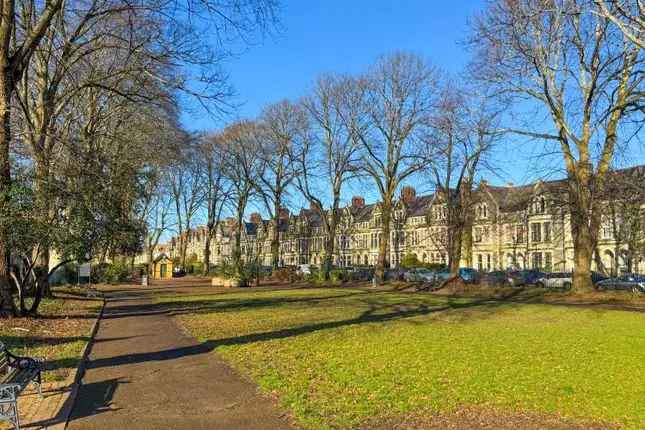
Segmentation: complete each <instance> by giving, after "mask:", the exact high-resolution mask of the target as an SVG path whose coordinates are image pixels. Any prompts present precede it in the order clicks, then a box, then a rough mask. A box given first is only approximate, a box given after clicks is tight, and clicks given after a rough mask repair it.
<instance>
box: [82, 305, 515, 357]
mask: <svg viewBox="0 0 645 430" xmlns="http://www.w3.org/2000/svg"><path fill="white" fill-rule="evenodd" d="M367 303H368V304H369V308H368V309H367V310H365V311H364V312H362V313H361V314H360V315H359V316H357V317H354V318H348V319H343V320H338V321H325V322H319V323H314V324H308V325H303V326H298V327H291V328H286V329H280V330H275V331H268V332H261V333H252V334H248V335H242V336H235V337H230V338H225V339H213V340H208V341H205V342H202V343H199V344H196V345H191V346H186V347H181V348H173V349H167V350H162V351H156V352H146V353H133V354H125V355H120V356H116V357H110V358H103V359H97V360H92V361H91V362H90V363H89V366H88V367H89V368H92V369H95V368H101V367H113V366H120V365H127V364H135V363H142V362H149V361H165V360H174V359H179V358H181V357H186V356H192V355H197V354H206V353H209V352H211V351H213V350H215V349H217V348H218V347H221V346H229V345H246V344H250V343H255V342H266V341H271V340H276V339H286V338H291V337H296V336H301V335H305V334H309V333H314V332H318V331H322V330H330V329H336V328H339V327H345V326H350V325H360V324H372V323H382V322H388V321H396V320H408V319H410V318H415V317H419V316H424V315H430V314H435V313H440V312H445V311H451V310H466V309H475V308H478V309H484V310H485V311H487V312H493V311H494V310H495V308H497V307H499V306H502V305H504V303H502V302H491V301H488V300H478V301H470V302H463V301H462V302H455V301H450V300H449V301H448V302H447V303H446V304H444V305H440V306H428V305H426V304H420V305H410V304H406V303H401V304H387V305H380V304H378V303H376V302H375V301H373V300H372V301H367Z"/></svg>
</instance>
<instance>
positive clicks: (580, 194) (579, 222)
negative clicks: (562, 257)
mask: <svg viewBox="0 0 645 430" xmlns="http://www.w3.org/2000/svg"><path fill="white" fill-rule="evenodd" d="M569 182H570V184H569V199H570V209H571V235H572V236H573V259H574V272H573V291H577V292H580V291H589V290H591V289H592V282H591V262H592V259H593V249H594V237H595V236H594V234H593V231H592V228H593V224H594V222H593V219H592V218H593V216H592V215H593V214H592V211H591V209H590V206H591V199H592V196H591V190H590V180H589V175H588V174H586V173H582V174H580V175H579V176H578V178H576V179H575V180H570V181H569Z"/></svg>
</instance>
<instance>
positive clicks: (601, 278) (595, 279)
mask: <svg viewBox="0 0 645 430" xmlns="http://www.w3.org/2000/svg"><path fill="white" fill-rule="evenodd" d="M605 279H609V277H608V276H605V275H603V274H602V273H598V272H591V282H592V283H593V284H594V285H596V284H597V283H598V282H600V281H604V280H605Z"/></svg>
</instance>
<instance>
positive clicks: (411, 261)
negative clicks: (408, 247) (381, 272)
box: [400, 254, 423, 269]
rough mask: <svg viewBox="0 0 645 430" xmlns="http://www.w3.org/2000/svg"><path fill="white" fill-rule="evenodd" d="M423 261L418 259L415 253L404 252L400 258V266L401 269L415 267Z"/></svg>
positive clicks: (419, 265)
mask: <svg viewBox="0 0 645 430" xmlns="http://www.w3.org/2000/svg"><path fill="white" fill-rule="evenodd" d="M422 265H423V263H422V262H421V261H419V259H418V258H417V255H416V254H406V255H405V256H404V257H403V259H402V260H401V264H400V266H401V268H403V269H413V268H415V267H421V266H422Z"/></svg>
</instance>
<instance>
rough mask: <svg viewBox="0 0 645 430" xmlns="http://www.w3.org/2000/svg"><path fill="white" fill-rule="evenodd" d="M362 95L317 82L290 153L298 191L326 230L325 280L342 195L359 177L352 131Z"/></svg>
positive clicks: (340, 83)
mask: <svg viewBox="0 0 645 430" xmlns="http://www.w3.org/2000/svg"><path fill="white" fill-rule="evenodd" d="M361 91H362V90H361V88H360V87H359V86H358V85H357V82H356V81H355V80H354V79H352V78H349V77H337V76H332V75H329V76H324V77H321V78H320V79H318V81H317V83H316V86H315V88H314V91H313V95H311V96H309V97H308V98H306V99H305V100H304V102H303V105H304V107H305V109H306V111H307V113H308V117H309V122H308V124H307V125H308V127H307V128H306V129H304V130H303V131H304V135H303V138H302V140H301V146H300V147H299V148H298V150H297V151H296V152H294V153H293V157H294V164H295V165H296V167H295V170H296V171H297V172H298V176H297V181H296V185H297V187H298V190H300V192H302V194H303V195H304V197H305V198H306V199H307V201H308V202H309V205H310V207H311V208H312V209H313V210H314V211H315V212H316V213H317V215H318V217H319V219H320V221H321V224H322V227H323V230H324V235H325V240H324V242H325V243H324V261H323V264H322V269H323V275H324V279H329V273H330V271H331V267H332V264H333V261H334V253H335V244H336V242H335V240H336V231H337V229H338V225H339V222H340V218H341V216H340V215H341V214H340V203H341V193H342V191H343V189H344V187H345V186H346V184H347V182H348V181H351V180H352V179H353V178H355V177H356V176H357V175H358V174H359V169H358V167H359V146H358V143H357V141H356V139H354V138H353V135H352V131H351V130H352V129H357V130H362V129H363V128H364V125H361V124H360V111H359V109H358V107H359V105H358V104H357V103H356V97H360V94H361ZM325 197H328V198H329V201H328V202H327V201H326V198H325Z"/></svg>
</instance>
